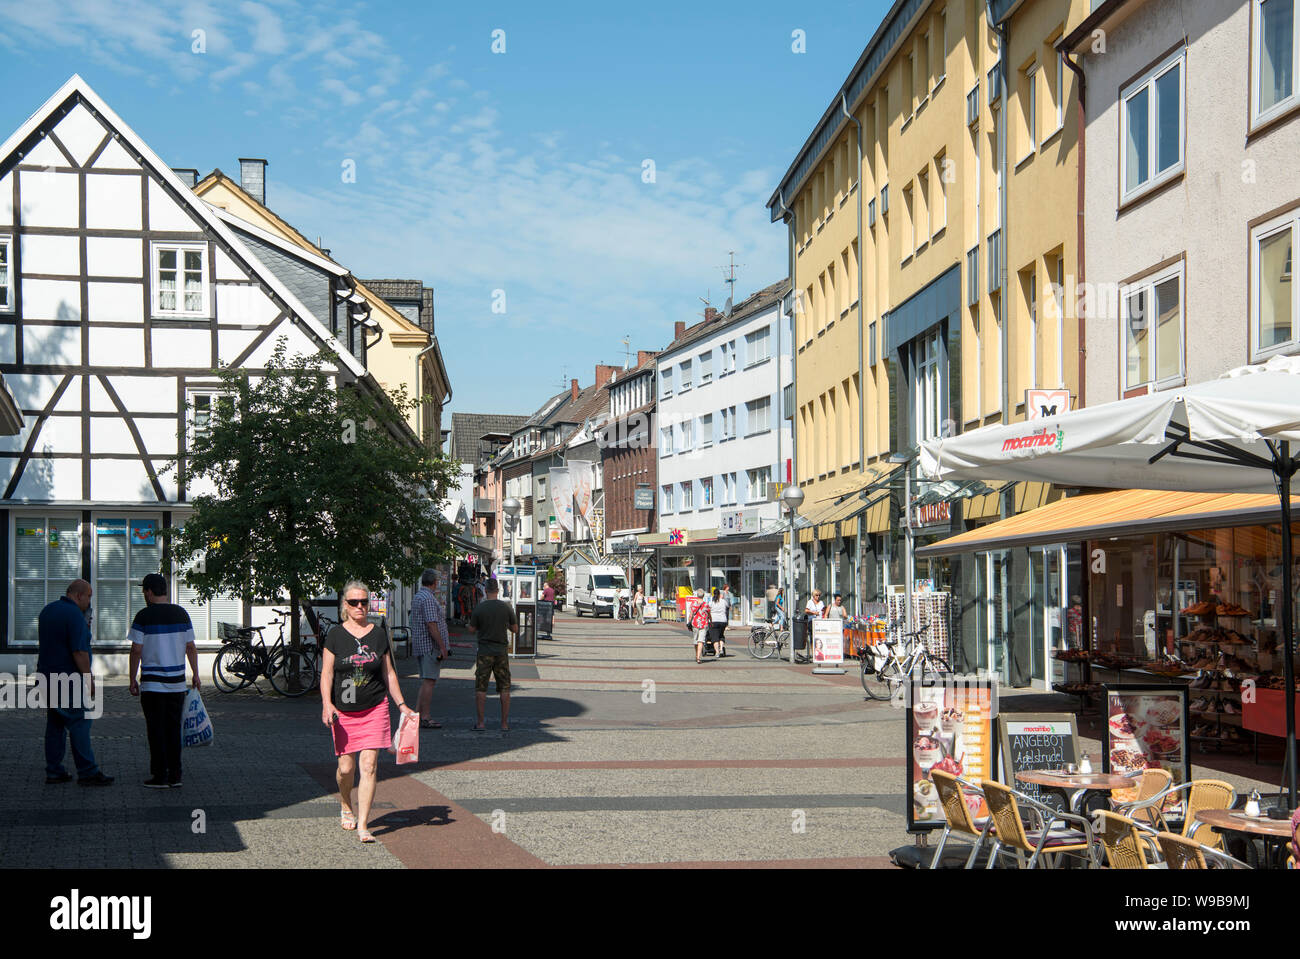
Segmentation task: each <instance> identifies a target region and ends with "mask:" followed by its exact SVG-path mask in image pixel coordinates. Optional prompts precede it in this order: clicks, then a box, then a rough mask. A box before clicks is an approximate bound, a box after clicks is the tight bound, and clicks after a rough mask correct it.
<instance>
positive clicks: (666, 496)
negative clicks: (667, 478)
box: [660, 483, 673, 513]
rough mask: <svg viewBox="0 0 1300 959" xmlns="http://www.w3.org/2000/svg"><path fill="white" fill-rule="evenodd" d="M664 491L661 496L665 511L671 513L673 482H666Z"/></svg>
mask: <svg viewBox="0 0 1300 959" xmlns="http://www.w3.org/2000/svg"><path fill="white" fill-rule="evenodd" d="M662 493H663V495H662V496H661V497H660V498H661V499H662V501H663V512H665V513H671V512H672V511H673V484H672V483H665V484H664V486H663V490H662Z"/></svg>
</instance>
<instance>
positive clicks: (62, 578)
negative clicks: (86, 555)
mask: <svg viewBox="0 0 1300 959" xmlns="http://www.w3.org/2000/svg"><path fill="white" fill-rule="evenodd" d="M13 534H14V539H13V552H12V554H11V555H12V556H13V571H12V572H13V590H14V600H13V613H14V631H13V638H14V641H15V642H18V643H33V644H34V643H36V642H37V640H38V638H39V637H38V636H37V631H36V619H37V617H38V616H39V615H40V612H41V610H42V609H44V608H45V605H46V604H47V603H52V602H54V600H56V599H58V598H59V597H60V596H62V595H63V594H64V593H65V592H66V591H67V589H68V583H70V582H72V581H73V580H74V579H78V578H80V577H81V575H82V571H81V523H80V521H78V520H77V519H76V518H75V517H61V516H44V515H36V516H33V515H31V514H21V513H19V514H15V515H14V518H13ZM95 600H96V602H95V604H94V605H95V606H98V600H99V597H98V596H96V597H95ZM122 635H123V636H125V635H126V633H125V632H123V634H122ZM119 638H121V637H119Z"/></svg>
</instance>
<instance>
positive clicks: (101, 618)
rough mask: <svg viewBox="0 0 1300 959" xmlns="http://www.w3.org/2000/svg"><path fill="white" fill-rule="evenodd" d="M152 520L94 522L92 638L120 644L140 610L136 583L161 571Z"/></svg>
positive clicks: (159, 544) (159, 547)
mask: <svg viewBox="0 0 1300 959" xmlns="http://www.w3.org/2000/svg"><path fill="white" fill-rule="evenodd" d="M158 529H159V521H158V519H157V518H154V517H131V518H129V519H128V518H126V517H117V518H112V517H98V518H96V519H95V521H94V559H95V601H94V605H95V624H94V625H95V638H96V639H97V640H99V641H101V642H122V641H123V640H125V639H126V636H127V631H128V629H129V628H130V625H131V620H132V619H133V618H134V617H135V614H136V613H137V612H139V611H140V610H141V609H143V608H144V596H143V595H142V594H141V592H140V583H141V581H142V580H143V579H144V577H145V576H146V575H147V574H149V573H157V572H160V571H161V569H162V536H161V535H160V534H159V532H158Z"/></svg>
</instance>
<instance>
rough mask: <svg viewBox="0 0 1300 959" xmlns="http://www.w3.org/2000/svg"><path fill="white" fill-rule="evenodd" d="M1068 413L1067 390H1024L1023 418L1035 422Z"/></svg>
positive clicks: (1068, 399) (1068, 395)
mask: <svg viewBox="0 0 1300 959" xmlns="http://www.w3.org/2000/svg"><path fill="white" fill-rule="evenodd" d="M1068 412H1070V391H1069V390H1025V417H1026V419H1031V420H1036V419H1041V418H1042V417H1044V416H1060V415H1061V414H1062V413H1068Z"/></svg>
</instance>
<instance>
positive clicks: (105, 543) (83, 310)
mask: <svg viewBox="0 0 1300 959" xmlns="http://www.w3.org/2000/svg"><path fill="white" fill-rule="evenodd" d="M192 185H193V180H192V179H191V180H190V182H189V183H187V182H186V181H185V180H184V179H182V177H181V176H178V175H177V173H176V172H174V171H173V170H171V169H170V168H169V167H168V166H167V165H166V164H164V163H163V162H162V161H161V160H160V159H159V158H158V156H156V155H155V154H154V152H153V151H152V150H151V149H150V148H149V146H148V145H147V144H146V143H144V142H143V141H142V140H141V139H140V138H139V137H138V136H137V135H136V134H135V133H134V132H133V131H132V130H131V128H130V127H128V126H127V125H126V124H125V123H124V122H123V121H122V120H121V118H119V117H118V116H117V114H116V113H114V112H113V110H112V109H111V108H110V107H109V106H108V105H107V104H106V103H104V102H103V100H101V99H100V97H99V96H98V95H97V94H96V93H95V92H94V91H93V90H92V89H91V88H90V87H89V86H88V85H87V84H86V83H85V81H84V80H82V79H81V78H80V77H78V76H74V77H72V78H71V79H70V80H69V81H68V82H67V83H66V84H64V85H63V87H62V88H60V89H59V91H58V92H57V93H55V94H54V96H52V97H51V98H50V99H49V100H48V101H47V102H46V103H45V104H44V105H43V106H42V107H41V108H40V109H39V110H38V111H37V112H36V113H35V114H33V115H32V117H31V118H30V119H29V120H28V121H27V122H26V123H24V124H23V125H22V127H20V128H19V129H18V130H17V131H16V132H15V133H14V134H13V135H12V136H10V137H9V138H8V139H7V140H6V141H5V142H4V144H3V146H0V262H3V263H5V264H6V270H5V272H4V274H3V277H4V281H5V296H4V298H3V299H0V375H2V376H3V379H4V382H5V384H6V385H7V386H8V387H9V389H10V391H11V392H12V394H13V397H14V401H15V404H16V406H17V408H18V410H19V412H20V413H21V415H22V420H23V422H22V427H21V429H20V430H19V432H18V433H17V434H16V435H13V436H0V533H2V534H3V547H2V548H0V569H2V570H3V573H4V581H5V582H6V584H7V588H6V589H4V590H3V591H0V603H2V604H3V609H2V610H0V665H3V666H10V665H13V664H15V663H16V661H17V660H18V659H19V658H20V657H21V658H25V657H26V656H28V655H30V654H32V653H34V652H35V648H36V638H37V637H36V616H37V613H39V611H40V609H41V608H42V606H44V605H45V603H46V602H48V601H50V600H52V599H53V598H55V597H57V596H59V595H61V594H62V593H63V591H64V590H65V588H66V587H67V584H68V582H69V581H70V580H72V579H74V578H77V577H81V578H84V579H87V580H89V581H90V582H91V584H92V585H93V587H94V591H95V592H94V610H95V615H94V622H93V635H94V640H95V648H96V650H97V652H98V653H99V654H105V653H113V652H118V653H121V652H124V651H125V650H126V648H127V647H126V645H125V637H126V635H127V626H128V624H129V623H130V621H131V618H132V616H133V615H134V613H135V611H136V610H137V609H138V608H139V607H140V606H141V605H142V599H141V596H140V588H139V584H140V581H141V579H142V577H143V576H144V575H145V574H146V573H151V572H157V571H159V570H160V569H162V571H163V572H164V573H168V572H169V571H168V570H167V569H165V568H163V542H162V537H161V533H160V531H161V530H162V529H163V528H165V527H167V526H169V525H171V524H173V523H180V522H183V520H184V516H185V511H186V503H187V502H189V501H190V500H191V499H192V497H193V496H194V495H195V494H196V493H197V492H200V490H197V489H196V488H195V485H194V483H193V481H192V480H191V479H190V478H188V477H187V475H186V468H185V466H186V461H185V452H186V444H187V437H190V436H192V435H193V432H194V431H195V430H199V429H203V428H205V427H206V426H207V424H208V423H210V422H211V417H213V416H218V415H220V409H221V396H220V383H219V380H218V379H217V378H216V377H215V376H214V375H213V370H214V369H215V368H217V367H218V366H221V365H230V366H234V367H240V368H244V369H247V370H249V371H250V372H252V373H254V374H255V373H256V372H257V371H258V370H259V369H261V368H263V367H264V366H265V363H266V361H267V358H268V357H269V356H270V354H271V352H272V350H273V349H274V347H275V344H276V342H277V340H279V339H280V338H281V337H283V338H285V339H286V340H287V342H288V346H289V350H290V352H291V353H316V352H318V351H320V350H321V349H325V350H327V351H328V352H329V353H330V354H331V365H330V366H329V367H327V369H329V370H330V372H331V373H332V374H333V375H334V376H336V378H337V382H339V383H340V384H355V386H356V387H357V388H359V389H363V390H366V391H369V392H372V393H373V394H374V395H376V396H379V395H382V389H381V388H380V386H379V385H378V384H377V383H376V381H375V380H374V378H373V377H371V376H370V375H369V374H368V373H367V370H366V366H365V349H366V337H365V335H364V333H365V329H366V326H367V324H366V323H365V322H364V321H365V320H366V317H365V316H362V315H354V314H356V313H357V312H358V311H357V310H356V307H357V306H359V305H360V304H358V303H357V302H356V299H355V298H353V291H352V289H351V287H350V285H349V283H350V281H349V278H348V277H347V275H346V271H344V270H342V269H341V268H339V267H338V266H337V264H334V263H333V262H332V261H330V260H328V259H326V258H323V257H320V258H317V262H315V263H314V264H312V265H313V266H314V267H315V268H316V269H317V271H318V272H319V275H320V277H321V278H322V282H321V297H320V299H319V302H315V301H313V302H312V303H311V304H310V305H309V304H307V303H305V302H304V300H303V298H302V296H300V295H299V293H298V292H295V290H294V289H293V288H291V285H290V284H289V283H286V282H285V281H284V279H283V278H282V276H280V275H277V270H275V269H272V268H271V267H270V266H268V264H267V262H266V261H265V259H264V258H266V259H271V258H273V257H274V256H275V255H276V254H279V253H283V252H284V251H283V249H282V248H281V247H278V246H277V245H276V244H275V243H273V242H271V241H270V240H269V239H268V238H267V236H265V235H259V234H258V232H257V231H255V230H250V229H247V228H243V229H240V230H236V229H235V228H233V227H232V225H231V224H230V223H229V222H228V221H227V220H226V219H223V217H222V216H220V215H218V212H217V211H215V210H214V209H213V208H212V207H210V206H208V205H207V204H205V203H204V202H203V201H202V200H200V199H199V198H198V197H196V196H195V195H194V193H193V192H192V191H191V189H190V187H191V186H192ZM297 259H298V261H299V262H301V261H302V259H303V257H302V255H301V254H300V255H299V256H298V257H297ZM308 259H310V256H308ZM278 272H280V273H283V272H284V271H283V270H281V271H278ZM326 291H328V292H326ZM353 320H356V321H357V322H356V323H353V322H352V321H353ZM336 333H341V334H342V335H343V337H345V338H346V340H347V342H345V341H344V339H341V338H340V337H339V336H337V335H336ZM412 439H414V435H413V436H412ZM173 462H174V463H176V468H173V469H168V468H167V467H168V466H169V464H172V463H173ZM170 574H171V576H172V581H173V589H174V593H173V595H174V596H175V597H176V599H177V601H178V602H180V603H181V604H182V605H184V606H186V607H187V609H188V610H189V612H190V615H191V617H192V618H193V620H194V624H195V628H196V633H197V634H198V635H199V636H200V637H201V638H207V639H209V640H211V639H214V638H215V636H216V634H217V623H218V622H219V621H244V620H246V618H247V616H248V610H247V609H241V604H240V603H239V602H238V601H237V600H234V599H231V600H225V601H222V600H215V601H213V602H211V603H207V604H201V603H199V602H198V601H197V598H196V597H195V596H194V595H193V594H192V593H190V592H188V591H187V590H186V589H185V588H184V587H183V585H182V584H181V583H180V582H178V580H177V578H176V571H175V570H171V571H170Z"/></svg>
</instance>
